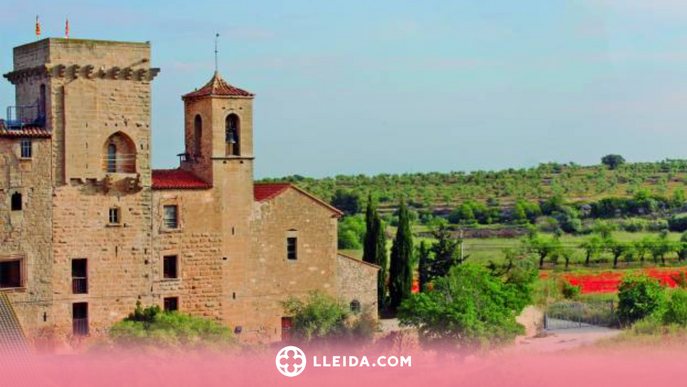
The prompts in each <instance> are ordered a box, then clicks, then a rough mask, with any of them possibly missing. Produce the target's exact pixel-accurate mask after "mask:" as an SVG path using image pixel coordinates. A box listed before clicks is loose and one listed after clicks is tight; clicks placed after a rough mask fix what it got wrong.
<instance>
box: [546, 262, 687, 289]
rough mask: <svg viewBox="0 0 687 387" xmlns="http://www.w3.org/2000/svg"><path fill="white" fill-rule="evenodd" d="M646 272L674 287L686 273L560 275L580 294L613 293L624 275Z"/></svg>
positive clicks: (682, 270)
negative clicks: (578, 289)
mask: <svg viewBox="0 0 687 387" xmlns="http://www.w3.org/2000/svg"><path fill="white" fill-rule="evenodd" d="M642 273H643V274H646V275H648V276H649V277H652V278H656V279H658V280H659V281H660V282H661V285H663V286H668V287H671V288H672V287H676V286H677V282H676V281H675V279H676V278H679V277H680V274H681V273H687V271H686V270H685V269H657V268H651V269H643V270H633V271H628V272H617V271H615V272H603V273H593V274H574V273H566V274H562V277H563V278H564V279H565V280H566V281H567V282H568V283H570V284H571V285H573V286H579V287H580V292H581V293H582V294H593V293H615V292H617V291H618V286H619V285H620V282H621V281H622V280H623V277H625V276H626V275H633V274H642ZM549 276H550V275H549V273H541V274H540V275H539V278H541V279H546V278H548V277H549Z"/></svg>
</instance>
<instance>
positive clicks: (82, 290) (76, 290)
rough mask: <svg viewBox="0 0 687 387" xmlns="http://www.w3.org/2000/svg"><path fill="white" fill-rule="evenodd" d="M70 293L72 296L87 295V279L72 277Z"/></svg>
mask: <svg viewBox="0 0 687 387" xmlns="http://www.w3.org/2000/svg"><path fill="white" fill-rule="evenodd" d="M72 293H73V294H88V278H85V277H82V278H80V277H74V278H72Z"/></svg>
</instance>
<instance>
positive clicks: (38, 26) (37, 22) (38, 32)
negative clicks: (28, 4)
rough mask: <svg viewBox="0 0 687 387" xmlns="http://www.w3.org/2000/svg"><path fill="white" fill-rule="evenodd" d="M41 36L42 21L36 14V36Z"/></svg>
mask: <svg viewBox="0 0 687 387" xmlns="http://www.w3.org/2000/svg"><path fill="white" fill-rule="evenodd" d="M39 36H41V21H40V20H38V15H36V37H39Z"/></svg>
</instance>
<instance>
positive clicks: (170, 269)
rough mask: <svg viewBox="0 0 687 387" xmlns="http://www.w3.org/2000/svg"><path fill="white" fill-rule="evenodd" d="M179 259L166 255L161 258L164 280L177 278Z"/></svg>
mask: <svg viewBox="0 0 687 387" xmlns="http://www.w3.org/2000/svg"><path fill="white" fill-rule="evenodd" d="M178 263H179V259H178V258H177V256H176V255H167V256H165V257H164V258H163V270H162V271H163V274H164V278H166V279H172V278H179V271H178Z"/></svg>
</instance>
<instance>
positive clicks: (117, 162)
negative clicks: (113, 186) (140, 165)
mask: <svg viewBox="0 0 687 387" xmlns="http://www.w3.org/2000/svg"><path fill="white" fill-rule="evenodd" d="M102 168H103V171H105V172H109V173H136V154H131V153H119V154H117V155H116V156H105V157H103V159H102Z"/></svg>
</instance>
